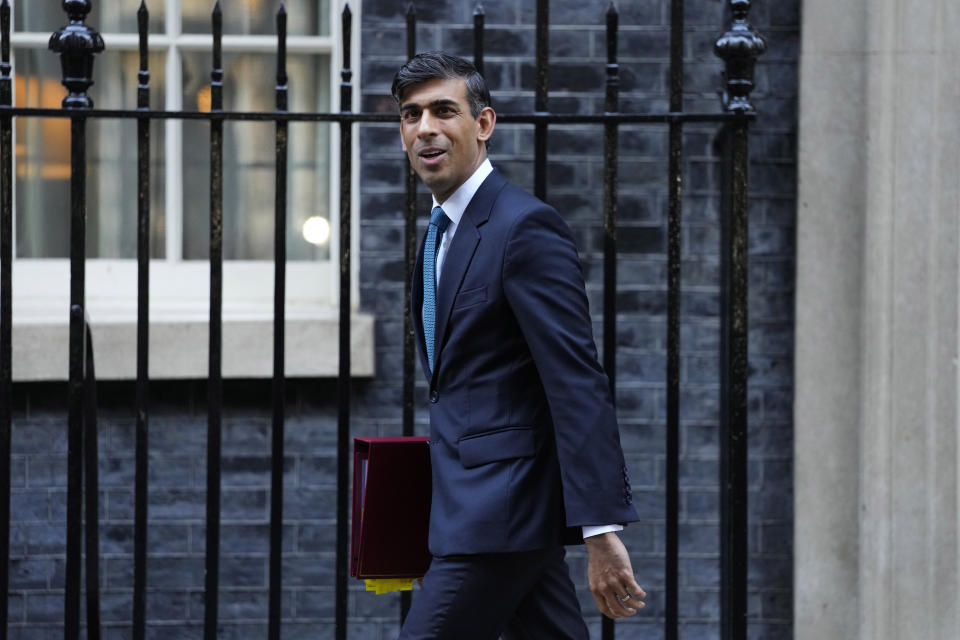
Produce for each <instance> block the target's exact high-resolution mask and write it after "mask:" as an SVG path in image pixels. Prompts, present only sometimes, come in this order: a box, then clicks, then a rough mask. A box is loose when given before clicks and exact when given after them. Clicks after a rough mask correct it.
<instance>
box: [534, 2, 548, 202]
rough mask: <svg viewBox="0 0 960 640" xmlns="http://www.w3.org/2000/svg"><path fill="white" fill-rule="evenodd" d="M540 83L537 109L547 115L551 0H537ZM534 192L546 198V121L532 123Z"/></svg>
mask: <svg viewBox="0 0 960 640" xmlns="http://www.w3.org/2000/svg"><path fill="white" fill-rule="evenodd" d="M536 52H537V53H536V55H537V74H536V77H537V84H536V92H535V95H534V107H533V109H534V111H535V112H536V113H537V114H539V115H546V114H547V113H548V109H549V107H548V106H547V100H548V93H549V68H548V66H547V65H548V63H549V59H550V1H549V0H537V46H536ZM533 194H534V195H535V196H537V197H538V198H540V199H541V200H546V199H547V123H546V122H544V121H538V122H537V123H536V124H535V125H534V127H533Z"/></svg>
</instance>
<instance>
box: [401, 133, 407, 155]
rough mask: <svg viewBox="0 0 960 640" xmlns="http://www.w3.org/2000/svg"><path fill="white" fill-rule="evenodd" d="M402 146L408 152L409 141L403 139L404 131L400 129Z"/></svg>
mask: <svg viewBox="0 0 960 640" xmlns="http://www.w3.org/2000/svg"><path fill="white" fill-rule="evenodd" d="M400 148H401V149H403V152H404V153H406V152H407V141H406V140H404V139H403V131H402V130H401V131H400Z"/></svg>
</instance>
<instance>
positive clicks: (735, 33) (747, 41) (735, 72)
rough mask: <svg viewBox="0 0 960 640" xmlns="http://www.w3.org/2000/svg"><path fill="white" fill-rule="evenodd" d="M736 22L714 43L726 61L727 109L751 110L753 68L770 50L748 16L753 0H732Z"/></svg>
mask: <svg viewBox="0 0 960 640" xmlns="http://www.w3.org/2000/svg"><path fill="white" fill-rule="evenodd" d="M730 11H731V12H732V13H733V25H732V26H731V27H730V30H729V31H727V32H726V33H725V34H723V36H721V38H720V39H719V40H717V43H716V45H714V49H713V50H714V53H716V55H717V56H718V57H720V58H723V61H724V62H725V63H726V73H725V76H726V88H725V90H724V92H723V107H724V109H726V110H727V111H735V112H741V113H750V112H752V111H753V105H752V104H750V92H751V91H753V70H754V67H755V65H756V62H757V58H758V57H760V55H762V54H763V52H764V51H766V50H767V43H766V42H765V41H764V39H763V38H762V37H761V36H760V34H759V33H757V32H756V31H755V30H754V28H753V27H752V26H750V23H749V22H747V15H748V14H749V13H750V0H730Z"/></svg>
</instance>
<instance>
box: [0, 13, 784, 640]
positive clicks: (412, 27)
mask: <svg viewBox="0 0 960 640" xmlns="http://www.w3.org/2000/svg"><path fill="white" fill-rule="evenodd" d="M750 4H751V3H750V1H749V0H729V8H730V12H731V15H732V26H730V28H729V30H728V31H727V32H726V33H725V34H724V35H723V36H722V37H721V38H720V39H719V40H718V41H717V43H716V47H715V51H716V54H717V55H718V56H720V57H721V58H723V60H724V61H725V63H726V85H725V87H722V89H723V100H722V109H719V110H718V111H717V112H714V113H691V112H686V111H684V108H683V89H684V86H683V78H684V68H683V51H684V3H683V0H671V2H670V16H671V23H670V25H671V26H670V34H671V36H670V73H669V76H670V85H669V89H670V90H669V95H670V99H669V110H668V111H666V112H662V113H623V112H621V111H620V105H619V67H618V64H617V39H618V14H617V11H616V8H615V6H614V4H613V3H611V4H610V7H609V9H608V10H607V12H606V27H607V38H606V44H607V65H606V87H605V101H604V113H603V114H600V115H559V114H553V113H551V112H550V110H549V91H548V81H547V78H548V74H547V71H548V66H549V59H548V53H547V52H548V42H549V1H548V0H537V8H536V10H537V14H536V92H535V107H534V111H533V112H532V113H505V114H500V115H499V116H498V119H499V120H500V121H501V122H503V123H511V124H524V125H530V126H532V128H533V130H534V167H535V174H534V176H535V177H534V192H535V194H536V195H537V196H538V197H540V198H542V199H546V197H547V193H546V191H547V131H548V128H549V127H551V126H564V125H571V124H579V125H583V124H591V125H596V126H597V127H602V129H603V140H604V171H603V175H604V203H603V229H604V244H603V246H604V269H603V300H604V304H603V346H602V354H603V365H604V368H605V369H606V371H607V372H608V375H609V377H610V384H611V387H612V388H613V390H615V388H616V376H615V373H616V366H615V355H616V339H615V336H616V290H617V285H616V282H617V271H616V270H617V261H616V257H617V193H618V151H617V147H618V130H619V126H620V125H626V124H631V125H642V124H651V125H661V126H662V125H664V124H666V125H667V126H668V127H669V158H668V162H667V165H668V167H667V169H668V170H667V175H666V176H665V179H666V181H667V185H668V193H669V200H668V211H667V221H668V267H667V274H668V283H667V284H668V288H667V301H668V302H667V380H666V388H667V442H666V487H667V493H666V513H665V522H666V554H665V555H666V567H665V577H666V579H665V587H666V592H665V625H666V626H665V637H666V638H668V639H675V638H677V633H678V606H677V603H678V580H677V574H678V521H679V512H678V495H679V486H678V460H679V414H680V401H679V398H680V275H681V271H680V264H681V262H680V257H681V240H682V237H681V214H682V210H681V203H682V195H683V189H684V184H683V175H682V171H681V167H682V161H683V146H682V135H683V130H684V125H685V124H686V123H693V122H698V123H704V122H706V123H715V124H716V125H717V126H718V128H719V129H720V130H721V132H722V139H723V140H724V141H725V144H724V147H725V152H724V162H723V170H724V179H723V193H724V195H723V203H722V206H721V210H722V212H723V214H724V223H723V229H722V245H723V254H722V267H723V268H722V281H721V300H722V307H723V308H722V312H721V319H722V321H721V332H722V338H721V342H722V354H721V363H722V365H721V366H722V372H721V430H722V434H721V442H722V446H721V470H722V471H721V473H722V477H721V481H720V484H721V527H722V531H721V583H722V592H721V600H722V602H721V611H722V614H721V615H722V618H721V627H722V630H723V637H724V638H725V639H738V640H743V639H745V638H746V628H747V624H746V623H747V442H746V434H747V209H748V206H747V205H748V201H747V185H748V176H747V170H748V160H749V158H748V135H747V134H748V127H749V124H750V122H751V121H752V119H753V107H752V106H751V104H750V101H749V97H750V93H751V91H752V89H753V69H754V63H755V60H756V58H757V56H759V55H760V54H761V53H763V51H764V47H765V45H764V42H763V40H762V39H761V38H760V37H759V36H758V35H757V34H756V32H754V31H753V29H752V28H751V27H750V26H749V24H748V23H747V16H748V13H749V11H750ZM64 8H65V10H66V12H67V14H68V17H69V20H70V22H69V25H68V26H66V27H64V28H63V29H61V30H60V31H58V32H56V33H55V34H54V35H53V36H52V38H51V42H50V48H51V49H52V50H53V51H55V52H57V53H59V54H60V56H61V61H62V68H63V76H64V77H63V84H64V86H66V87H67V89H68V90H69V95H68V96H67V98H65V99H64V101H63V107H62V109H41V108H15V107H14V106H13V103H12V78H11V65H10V4H9V0H2V3H0V30H2V62H0V460H2V461H3V464H5V468H6V472H5V473H0V558H4V560H3V561H2V562H0V640H3V639H5V638H6V637H7V627H8V611H7V607H8V584H9V561H8V559H9V551H10V549H9V536H10V492H11V485H10V471H9V470H10V460H11V431H12V425H11V398H12V384H13V383H12V374H11V357H12V344H11V342H12V332H11V324H12V311H11V308H12V287H13V281H12V273H11V271H12V269H11V268H12V246H13V239H12V234H13V202H12V181H13V173H12V169H13V167H12V158H13V149H12V123H13V119H14V118H51V117H60V118H63V117H68V118H70V122H71V202H70V211H71V229H70V272H71V283H70V310H69V313H70V320H69V322H70V325H69V326H70V329H69V340H70V342H69V386H68V389H69V399H68V407H69V410H68V411H69V415H68V453H67V457H68V461H67V480H68V493H67V495H68V498H67V521H66V527H67V549H66V558H67V560H66V576H65V582H66V584H65V594H66V596H65V604H64V628H65V637H66V638H67V639H68V640H72V639H74V638H79V637H80V629H81V592H82V585H81V561H82V559H83V558H84V554H83V553H82V552H81V545H82V540H83V539H84V537H86V542H87V549H86V554H85V561H86V605H87V615H86V628H87V637H89V638H99V637H100V618H99V580H98V571H99V558H98V548H97V544H96V542H97V540H98V532H97V513H98V511H97V510H98V505H97V500H98V491H97V463H96V461H97V441H96V437H97V430H96V395H95V378H94V374H93V354H94V349H93V345H92V342H91V340H90V333H89V327H88V326H87V323H86V319H85V300H84V285H85V283H84V265H85V258H84V246H85V225H86V193H85V180H86V159H85V149H86V144H85V133H86V125H87V122H88V120H89V119H90V118H114V119H132V120H136V121H137V123H138V193H139V206H138V283H139V287H138V301H137V304H138V322H137V381H136V476H135V483H136V487H135V519H134V594H133V603H134V606H133V621H132V623H133V637H134V638H137V639H142V638H144V637H145V630H146V589H147V574H146V559H147V544H146V542H147V535H148V530H147V491H148V487H147V470H148V447H147V436H148V421H149V376H148V373H147V372H148V348H147V345H148V337H149V329H150V327H149V323H148V314H147V309H148V302H149V295H150V292H149V229H150V210H149V194H150V172H149V157H150V145H151V140H150V130H149V125H150V122H151V120H155V119H199V120H204V121H206V122H208V123H209V126H210V260H209V264H210V324H209V331H210V333H209V336H210V340H209V372H208V399H207V400H208V403H207V410H208V418H207V424H208V451H207V511H206V513H207V515H206V518H207V520H206V522H207V527H206V552H205V553H206V578H205V598H204V602H205V604H204V606H205V616H204V635H205V637H206V638H207V639H209V640H212V639H213V638H215V637H216V633H217V604H218V599H217V596H218V589H219V584H218V573H219V571H218V569H219V543H220V482H221V470H220V466H221V451H220V448H221V413H222V404H223V399H222V372H221V355H222V341H221V333H222V291H223V238H222V231H223V207H222V205H223V186H222V184H223V170H222V165H223V124H224V122H226V121H267V122H274V123H275V126H276V142H275V155H276V193H275V225H276V226H275V239H274V247H275V273H276V276H275V285H274V351H273V353H274V367H273V383H272V384H273V387H272V388H273V394H272V397H273V432H272V442H273V445H272V452H271V454H272V466H271V505H270V514H271V524H270V569H269V575H270V582H269V593H270V600H269V630H268V637H269V638H270V639H271V640H277V639H279V638H280V635H281V634H280V632H281V626H280V622H281V583H282V578H283V576H282V572H281V567H282V564H281V560H282V551H281V525H282V521H283V491H282V487H283V459H284V437H283V431H284V394H285V374H284V319H285V317H284V302H283V301H284V294H285V263H286V245H285V242H286V240H285V238H286V228H285V224H286V219H285V212H286V208H287V143H288V135H287V134H288V125H289V123H291V122H328V123H337V124H338V125H339V127H340V224H339V233H340V240H339V246H340V248H341V249H340V255H339V264H340V289H339V290H340V316H339V317H340V323H339V327H340V328H339V332H340V333H339V344H340V346H341V348H340V350H339V352H340V356H339V357H340V361H339V379H338V380H339V382H338V440H337V454H338V455H337V549H336V551H337V560H336V567H337V570H336V606H335V612H336V637H337V639H338V640H343V639H345V638H346V637H347V597H348V592H347V573H348V554H347V545H348V540H349V537H348V522H347V516H348V498H349V496H348V491H349V489H350V483H349V482H348V480H349V467H348V463H349V446H350V436H351V432H350V411H351V406H350V397H351V396H350V391H351V379H350V349H349V348H344V347H345V346H349V345H350V338H351V336H350V328H351V325H350V310H351V293H350V292H351V261H352V259H353V256H352V255H351V252H350V249H349V248H350V246H351V243H350V231H351V216H352V203H351V186H352V185H351V183H352V178H351V175H352V173H351V152H352V149H353V145H354V142H353V125H355V124H358V123H361V124H362V123H370V122H395V121H396V119H397V118H396V116H394V115H386V114H371V113H355V112H353V110H352V103H351V94H352V85H351V81H352V71H351V69H349V68H347V67H345V68H343V69H342V71H341V85H340V86H341V93H340V110H339V112H335V113H334V112H332V113H291V112H289V111H288V110H287V95H288V89H287V74H286V31H287V29H286V25H287V15H286V12H285V10H284V8H283V6H282V5H281V7H280V10H279V11H278V12H277V15H276V21H277V53H278V56H277V58H278V68H277V76H276V109H275V110H274V111H271V112H233V111H230V112H228V111H224V110H223V81H224V78H223V70H222V68H221V46H220V43H221V37H222V31H223V30H222V11H221V8H220V5H219V2H217V3H216V5H215V6H214V8H213V12H212V33H213V49H212V50H213V68H212V70H211V73H210V88H211V109H210V111H209V112H207V113H200V112H180V111H176V112H171V111H158V110H151V109H150V108H149V97H150V73H149V69H148V64H147V45H148V37H149V36H148V33H147V24H148V10H147V7H146V3H145V2H143V3H141V6H140V9H139V12H138V14H137V15H138V24H139V32H140V73H139V76H138V80H139V86H138V108H137V109H135V110H105V109H93V108H92V103H91V101H90V100H89V98H88V97H87V95H86V91H87V88H88V87H89V86H90V85H91V84H92V70H93V59H94V55H95V54H96V53H99V52H100V51H102V50H103V41H102V39H101V38H100V36H99V34H97V33H96V32H95V31H94V30H93V29H91V28H90V27H89V26H87V25H86V23H85V18H86V16H87V14H88V13H89V11H90V9H91V3H90V2H89V0H67V1H65V2H64ZM351 20H352V14H351V11H350V8H349V5H345V6H344V9H343V13H342V25H341V27H342V43H343V58H342V59H343V60H344V61H347V62H345V64H349V60H350V59H351V58H350V46H351V42H350V33H351ZM473 38H474V40H473V45H474V62H475V64H476V66H477V68H478V69H479V70H480V71H481V73H482V72H483V68H484V12H483V9H482V6H481V5H480V4H478V5H477V9H476V11H475V12H474V31H473ZM415 39H416V14H415V11H414V7H413V3H411V5H410V9H409V11H408V13H407V52H408V57H412V56H413V55H414V53H415V52H416V50H417V48H416V42H415ZM406 194H407V195H406V207H405V212H406V214H405V229H406V233H405V238H404V248H405V257H406V268H407V285H406V302H405V309H404V319H405V324H404V339H403V345H404V347H403V353H404V359H403V380H402V384H403V433H404V434H405V435H411V434H413V429H414V375H415V374H414V361H415V358H414V355H415V354H414V342H413V331H412V328H411V327H410V324H409V323H410V315H409V299H410V295H409V294H410V290H409V289H410V274H411V273H412V270H413V268H414V262H415V256H416V243H417V211H416V206H415V201H416V176H415V174H414V173H413V171H412V169H410V168H409V165H408V171H407V181H406ZM85 473H86V487H87V491H86V493H84V491H83V488H84V484H85V481H84V474H85ZM84 501H85V504H86V513H87V517H86V518H84V516H83V510H84V508H83V507H84ZM84 522H85V525H84ZM84 526H85V527H86V535H85V536H84ZM409 598H410V596H409V594H405V595H404V597H403V598H402V600H401V612H400V615H401V617H402V616H404V615H405V614H406V611H407V609H408V607H409V604H410V600H409ZM603 637H604V638H605V639H609V638H613V637H614V625H613V622H612V621H611V620H608V619H604V625H603Z"/></svg>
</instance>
